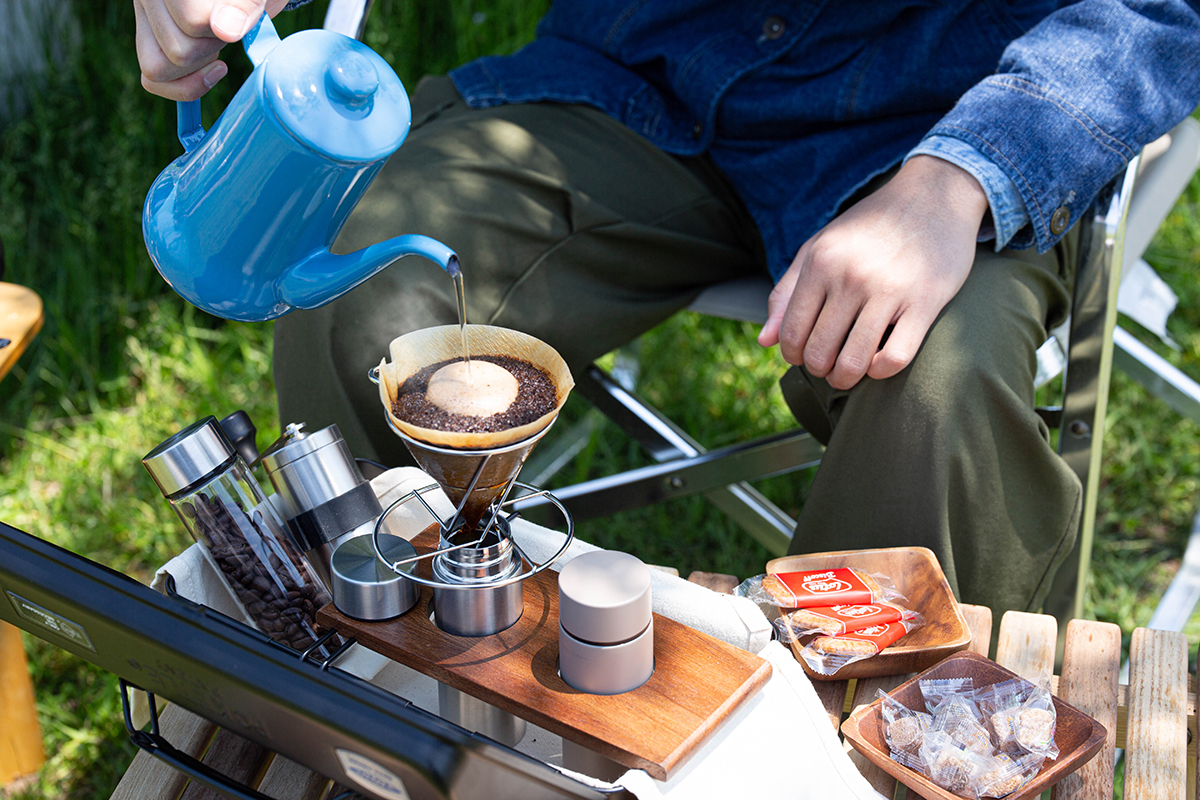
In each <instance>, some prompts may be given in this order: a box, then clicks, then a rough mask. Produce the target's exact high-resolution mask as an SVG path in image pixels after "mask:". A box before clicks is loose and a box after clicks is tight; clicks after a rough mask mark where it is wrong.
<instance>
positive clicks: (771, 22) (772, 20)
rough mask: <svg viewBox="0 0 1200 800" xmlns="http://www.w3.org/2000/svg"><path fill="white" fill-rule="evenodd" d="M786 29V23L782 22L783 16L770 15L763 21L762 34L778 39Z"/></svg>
mask: <svg viewBox="0 0 1200 800" xmlns="http://www.w3.org/2000/svg"><path fill="white" fill-rule="evenodd" d="M786 30H787V23H786V22H784V20H783V17H780V16H775V15H771V16H769V17H767V21H766V22H764V23H763V36H765V37H766V38H767V39H770V40H772V41H774V40H775V39H778V38H779V37H780V36H783V32H784V31H786Z"/></svg>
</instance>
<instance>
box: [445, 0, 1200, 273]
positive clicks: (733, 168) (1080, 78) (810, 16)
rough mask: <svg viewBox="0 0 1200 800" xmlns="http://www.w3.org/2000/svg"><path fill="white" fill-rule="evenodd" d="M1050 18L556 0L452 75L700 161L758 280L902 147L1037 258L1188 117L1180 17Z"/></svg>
mask: <svg viewBox="0 0 1200 800" xmlns="http://www.w3.org/2000/svg"><path fill="white" fill-rule="evenodd" d="M1059 5H1062V4H1061V3H1056V2H1054V0H1007V2H1005V0H942V1H940V2H939V1H932V0H924V1H923V2H922V1H921V0H908V1H906V0H858V1H857V2H841V3H837V2H828V0H808V1H807V2H804V1H803V0H739V2H732V0H556V2H555V3H554V5H553V7H552V8H551V10H550V11H549V13H548V14H547V15H546V17H545V18H544V19H543V20H542V21H541V23H540V24H539V27H538V36H537V38H536V40H535V41H533V42H532V43H530V44H529V45H527V46H526V47H524V48H523V49H521V50H520V51H518V52H517V53H514V54H512V55H509V56H492V57H486V58H482V59H479V60H477V61H473V62H471V63H469V64H467V65H465V66H462V67H460V68H458V69H457V70H455V71H453V72H452V73H451V77H452V78H453V80H454V82H455V85H456V86H457V87H458V90H459V92H460V93H461V94H462V95H463V97H464V98H465V99H466V101H467V102H468V103H469V104H470V105H472V106H476V107H487V106H492V105H497V104H501V103H523V102H540V101H550V102H566V103H585V104H588V105H591V106H594V107H596V108H598V109H600V110H602V111H604V112H606V113H607V114H609V115H610V116H612V117H614V118H616V119H618V120H620V121H621V122H622V123H624V124H625V125H627V126H628V127H629V128H631V129H632V130H634V131H636V132H637V133H639V134H641V135H642V136H644V137H646V138H647V139H648V140H650V141H651V142H653V143H654V144H655V145H657V146H658V147H660V148H662V149H663V150H665V151H667V152H670V153H674V154H676V155H679V156H697V155H700V154H708V155H709V156H710V157H711V158H712V160H713V162H714V163H715V164H716V165H717V166H718V167H719V168H720V169H721V170H722V171H723V172H724V173H725V175H726V176H727V177H728V178H729V179H730V181H731V182H732V183H733V185H734V187H735V188H736V190H737V192H738V194H739V195H740V197H741V198H742V200H743V201H744V202H745V204H746V206H747V208H748V210H749V212H750V213H751V215H752V216H753V217H754V219H755V221H756V222H757V224H758V227H759V231H760V233H761V235H762V238H763V243H764V245H765V246H766V250H767V261H768V267H769V268H770V270H771V273H772V274H773V275H774V276H775V277H776V278H778V277H779V276H780V275H781V274H782V273H783V271H784V270H785V269H786V268H787V266H788V265H789V264H790V262H791V260H792V258H793V256H794V255H795V253H796V251H797V250H798V249H799V247H800V245H802V244H803V243H804V242H805V240H807V239H808V237H810V236H811V235H812V234H813V233H815V232H816V231H817V230H818V229H820V228H821V227H822V226H823V225H825V224H826V223H827V222H829V220H830V219H832V218H833V216H834V215H835V214H836V213H837V211H838V210H839V208H840V206H841V205H842V204H843V203H844V202H845V201H846V200H847V199H848V198H849V197H850V196H851V195H853V194H854V193H855V191H856V190H858V189H860V188H861V187H862V186H863V185H864V184H865V183H867V182H868V181H869V180H870V179H871V178H872V177H874V176H876V175H879V174H880V173H882V172H885V171H887V170H888V169H890V168H891V167H893V166H895V165H896V164H898V163H900V161H901V160H902V159H903V158H904V157H905V156H906V154H908V153H910V152H913V151H914V149H915V148H919V149H917V150H916V151H917V152H934V153H938V154H943V157H947V158H949V160H952V161H956V163H963V159H964V158H965V159H967V160H968V161H970V160H971V159H975V160H976V161H983V162H984V163H985V166H986V169H987V170H990V172H989V175H990V176H991V178H992V180H991V183H992V184H993V185H990V186H989V185H988V183H984V187H985V190H986V191H987V192H988V195H989V202H990V203H991V204H992V210H993V214H995V215H998V216H999V215H1001V214H1004V213H1005V211H1006V210H1011V209H1008V206H1016V207H1017V208H1016V211H1017V212H1019V214H1018V216H1017V217H1015V218H1016V219H1019V220H1021V224H1022V227H1021V229H1020V230H1018V231H1016V232H1015V235H1014V236H1012V240H1011V242H1010V244H1011V245H1013V246H1017V247H1029V246H1032V245H1036V246H1037V247H1038V248H1039V249H1040V250H1045V249H1047V248H1049V247H1051V246H1052V245H1053V244H1054V243H1055V242H1056V241H1057V240H1058V239H1059V238H1060V237H1061V236H1062V234H1063V233H1064V232H1065V231H1066V230H1067V229H1068V228H1069V227H1070V225H1071V224H1073V223H1074V222H1075V221H1076V220H1078V219H1079V217H1080V216H1081V215H1083V214H1084V212H1085V211H1086V209H1087V208H1088V206H1089V205H1090V204H1091V201H1092V200H1093V199H1094V198H1095V197H1096V196H1097V195H1098V194H1099V193H1100V192H1101V191H1102V189H1103V188H1104V187H1105V186H1106V184H1108V183H1109V182H1110V181H1111V180H1112V178H1113V177H1114V176H1115V175H1117V174H1118V173H1119V172H1120V171H1121V169H1122V168H1123V167H1124V166H1125V165H1126V163H1127V162H1128V161H1129V159H1130V158H1132V157H1133V156H1134V155H1136V154H1137V152H1138V151H1139V150H1140V149H1141V147H1142V146H1143V145H1144V144H1146V143H1147V142H1150V141H1152V140H1154V139H1155V138H1157V137H1158V136H1160V135H1162V134H1163V133H1165V132H1166V131H1167V130H1169V129H1170V128H1171V127H1172V126H1173V125H1174V124H1175V123H1177V122H1178V121H1179V120H1181V119H1183V118H1184V117H1185V116H1187V115H1188V114H1189V113H1191V112H1192V111H1193V109H1195V108H1196V106H1197V104H1198V103H1200V14H1198V13H1197V9H1196V8H1194V7H1192V6H1190V5H1188V4H1187V3H1185V2H1184V1H1183V0H1147V1H1146V2H1139V1H1138V0H1128V2H1117V1H1116V0H1082V1H1081V2H1078V3H1073V4H1066V5H1064V6H1063V7H1062V8H1059V7H1058V6H1059ZM981 182H982V181H981ZM1006 192H1007V199H1005V193H1006ZM1013 218H1014V217H1006V219H1010V220H1011V219H1013ZM1025 223H1027V224H1025ZM997 227H998V228H1001V227H1003V226H1002V225H1001V223H1000V220H997ZM998 232H999V231H998ZM1012 233H1013V231H1007V232H1004V233H1003V234H1002V235H1003V238H1004V239H1008V237H1009V235H1010V234H1012Z"/></svg>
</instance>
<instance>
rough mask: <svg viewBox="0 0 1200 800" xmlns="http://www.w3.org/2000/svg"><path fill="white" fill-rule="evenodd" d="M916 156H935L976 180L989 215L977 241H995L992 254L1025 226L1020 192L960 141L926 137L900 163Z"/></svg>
mask: <svg viewBox="0 0 1200 800" xmlns="http://www.w3.org/2000/svg"><path fill="white" fill-rule="evenodd" d="M918 155H927V156H936V157H938V158H940V159H943V160H945V161H949V162H950V163H951V164H954V165H956V166H958V167H961V168H963V169H965V170H966V171H967V172H969V173H971V175H972V177H974V178H975V180H977V181H979V185H980V186H982V187H983V193H984V194H985V195H987V201H988V208H989V209H991V212H992V219H991V225H990V227H989V226H985V227H984V228H981V229H980V231H979V241H981V242H988V241H992V240H995V242H996V251H997V252H999V251H1001V250H1003V249H1004V247H1005V245H1007V244H1008V243H1009V241H1010V240H1012V238H1013V237H1014V236H1015V235H1016V233H1017V231H1019V230H1021V229H1022V228H1024V227H1025V226H1026V225H1028V224H1029V211H1028V210H1027V209H1026V208H1025V201H1024V200H1022V199H1021V193H1020V192H1019V191H1017V185H1016V184H1015V183H1013V182H1012V179H1010V178H1009V177H1008V176H1007V175H1005V174H1004V171H1003V170H1002V169H1000V168H999V167H997V166H996V165H995V164H993V163H992V162H991V161H989V160H988V159H987V157H985V156H984V155H983V153H981V152H979V151H978V150H976V149H975V148H974V147H972V146H971V145H969V144H967V143H966V142H964V141H963V140H962V139H953V138H951V137H949V136H927V137H926V138H925V139H923V140H922V141H921V143H920V144H919V145H917V146H916V147H915V148H913V150H912V151H911V152H910V153H909V154H908V155H907V156H905V158H904V160H905V161H906V162H907V161H908V159H910V158H912V157H913V156H918Z"/></svg>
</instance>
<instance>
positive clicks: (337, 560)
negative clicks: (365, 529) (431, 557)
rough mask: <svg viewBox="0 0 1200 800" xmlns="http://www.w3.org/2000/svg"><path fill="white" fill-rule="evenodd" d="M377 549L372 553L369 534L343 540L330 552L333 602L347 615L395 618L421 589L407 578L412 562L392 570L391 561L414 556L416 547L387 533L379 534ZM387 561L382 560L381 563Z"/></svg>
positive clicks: (411, 605) (369, 617)
mask: <svg viewBox="0 0 1200 800" xmlns="http://www.w3.org/2000/svg"><path fill="white" fill-rule="evenodd" d="M377 541H378V545H379V552H380V553H382V554H383V559H384V560H383V561H381V560H380V559H379V557H378V556H377V555H376V553H375V544H374V543H373V542H372V537H371V536H370V535H367V536H355V537H353V538H351V539H346V540H345V541H343V542H342V543H341V544H339V545H338V546H337V549H336V550H334V551H333V559H332V561H331V564H330V566H331V569H332V574H333V584H332V585H331V586H330V587H329V588H330V589H331V590H332V592H333V602H334V605H336V606H337V607H338V610H339V611H341V612H342V613H343V614H345V615H346V616H348V617H354V618H355V619H361V620H367V621H369V622H375V621H378V620H384V619H392V618H393V617H398V616H400V615H401V614H403V613H404V612H405V611H408V610H409V609H410V608H412V607H413V606H415V605H416V604H417V600H418V599H419V598H420V594H421V593H420V590H419V588H418V587H417V584H415V583H413V582H412V581H410V580H406V579H405V578H404V575H402V574H401V572H403V573H405V574H411V573H412V571H413V570H414V569H415V568H416V562H415V561H412V562H409V563H408V564H406V565H404V566H402V567H401V568H400V570H401V572H395V571H393V570H392V568H391V566H390V565H391V564H395V563H397V562H401V561H404V560H406V559H411V558H415V557H416V555H417V550H416V548H414V547H413V546H412V544H410V543H409V542H407V541H405V540H404V539H401V538H400V537H399V536H393V535H392V534H390V533H381V534H379V537H378V540H377ZM385 561H386V562H387V563H384V562H385Z"/></svg>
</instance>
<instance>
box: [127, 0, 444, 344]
mask: <svg viewBox="0 0 1200 800" xmlns="http://www.w3.org/2000/svg"><path fill="white" fill-rule="evenodd" d="M135 2H136V4H137V10H138V55H139V59H140V60H141V63H142V69H143V70H144V71H145V70H146V68H147V63H148V62H150V63H153V64H157V65H158V71H155V72H154V73H153V74H152V75H147V74H146V73H145V72H144V74H143V83H146V84H149V86H148V88H151V87H152V88H155V89H160V90H161V93H163V94H167V96H171V97H177V98H180V99H181V101H180V102H178V103H177V115H178V122H179V127H178V132H179V141H180V143H182V144H183V147H184V150H185V152H184V154H183V155H182V156H180V157H179V158H177V159H176V160H175V161H173V162H172V163H171V164H169V165H168V166H167V168H166V169H165V170H163V172H162V174H161V175H159V176H158V178H157V179H156V180H155V181H154V184H153V185H152V186H151V187H150V191H149V193H148V194H147V195H146V203H145V206H144V208H143V211H142V233H143V236H144V238H145V241H146V249H147V251H148V252H149V254H150V258H151V260H152V261H153V262H154V266H155V267H156V268H157V269H158V271H159V273H160V274H161V275H162V276H163V279H164V280H166V281H167V283H169V284H170V285H171V287H172V288H173V289H175V291H176V292H178V293H179V294H180V295H182V296H183V297H184V299H186V300H187V301H188V302H190V303H192V304H193V305H195V306H197V307H198V308H201V309H204V310H205V311H208V312H209V313H211V314H214V315H216V316H219V317H224V318H225V319H235V320H243V321H249V322H261V321H265V320H269V319H275V318H276V317H279V316H281V315H283V314H286V313H288V312H289V311H292V310H293V309H297V308H307V309H311V308H316V307H318V306H321V305H324V304H325V303H328V302H330V301H331V300H334V299H336V298H337V297H340V296H341V295H342V294H344V293H346V292H348V291H350V290H351V289H353V288H354V287H355V286H358V285H359V284H361V283H362V282H363V281H365V280H367V279H368V278H370V277H371V276H372V275H374V274H375V273H377V272H379V271H380V270H382V269H384V268H386V267H387V266H388V265H389V264H391V263H392V262H393V261H395V260H396V259H398V258H402V257H403V256H407V255H420V256H423V257H425V258H427V259H429V260H431V261H433V262H435V263H436V264H438V265H439V266H440V267H442V268H443V269H444V270H446V271H447V272H449V273H450V274H451V275H457V274H458V258H457V256H456V255H455V254H454V251H452V250H451V249H450V248H448V247H446V246H445V245H444V244H442V243H441V242H437V241H435V240H433V239H430V238H429V237H427V236H420V235H405V236H397V237H394V238H392V239H388V240H386V241H383V242H379V243H378V244H374V245H371V246H370V247H366V248H364V249H362V250H359V251H357V252H354V253H348V254H346V255H334V254H333V253H331V252H330V251H329V246H330V245H331V244H332V243H333V241H334V239H335V238H336V237H337V234H338V232H339V231H340V230H341V228H342V225H343V224H344V223H345V221H346V218H347V217H348V216H349V214H350V212H351V210H353V208H354V206H355V205H356V204H357V203H358V200H359V198H361V197H362V195H363V193H364V192H365V191H366V190H367V187H368V186H370V184H371V182H372V181H373V180H374V178H375V176H376V175H377V174H378V172H379V170H380V168H381V167H382V166H383V164H384V162H385V161H386V160H387V158H388V156H390V155H391V154H392V153H393V152H395V150H396V148H398V147H399V146H400V144H401V143H402V142H403V141H404V139H405V137H406V136H407V135H408V128H409V124H410V123H411V119H412V114H411V109H410V108H409V104H408V95H407V94H406V93H405V91H404V87H403V85H401V83H400V79H399V78H398V77H396V73H395V72H394V71H393V70H392V68H391V67H390V66H389V65H388V64H387V62H385V61H384V60H383V59H382V58H380V56H379V55H378V54H377V53H375V52H374V51H373V50H371V49H370V48H369V47H367V46H366V45H364V44H362V43H361V42H359V41H357V40H355V39H352V38H350V37H348V36H344V35H342V34H339V33H335V32H333V31H327V30H319V29H318V30H305V31H298V32H296V33H294V34H292V35H291V36H288V37H287V39H280V37H279V35H278V34H277V33H276V31H275V26H274V25H273V24H272V23H271V19H270V16H269V15H268V14H263V13H261V12H260V13H259V15H258V16H257V17H254V16H251V17H248V19H249V20H250V21H251V23H252V24H251V26H250V29H249V30H248V31H246V32H245V34H244V35H241V34H240V33H239V32H238V31H239V26H240V25H242V21H241V17H240V16H237V15H238V14H240V13H241V11H242V10H243V9H244V8H248V7H251V6H258V7H259V8H262V7H263V6H264V5H265V8H266V11H267V12H270V11H271V10H272V9H273V8H277V7H280V6H282V5H284V0H266V2H265V4H264V3H263V0H135ZM168 3H169V4H170V5H167V4H168ZM235 5H236V10H235ZM230 12H233V16H232V17H231V16H230ZM205 13H207V14H208V16H207V19H206V18H205ZM214 32H215V33H219V34H220V37H221V38H217V37H216V36H209V35H208V34H210V33H214ZM230 35H232V36H234V38H237V36H241V38H242V41H243V44H244V45H245V50H246V55H247V56H248V57H249V59H250V61H251V62H252V63H253V64H254V72H253V73H252V74H251V75H250V77H249V78H248V79H247V81H246V82H245V83H244V84H243V85H242V87H241V88H240V89H239V90H238V92H237V94H236V95H235V96H234V98H233V100H232V101H230V103H229V105H228V106H227V107H226V108H225V110H224V113H222V114H221V117H220V118H219V119H218V120H217V122H216V124H214V125H213V126H212V128H211V129H210V130H207V131H206V130H205V129H204V128H203V127H202V125H201V120H200V101H199V100H198V99H195V98H197V97H198V96H199V95H200V94H203V93H204V92H205V91H207V87H208V86H210V85H211V84H212V83H215V81H216V80H217V79H219V77H220V74H222V73H221V70H222V67H219V66H216V65H218V64H220V62H218V61H216V60H215V59H216V56H217V53H218V52H219V50H220V47H221V45H222V44H223V43H224V38H225V37H226V36H230ZM168 54H170V55H168ZM164 63H169V64H170V66H169V67H168V66H164ZM188 70H191V71H190V72H188ZM214 76H215V77H214ZM184 100H186V102H184Z"/></svg>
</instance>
